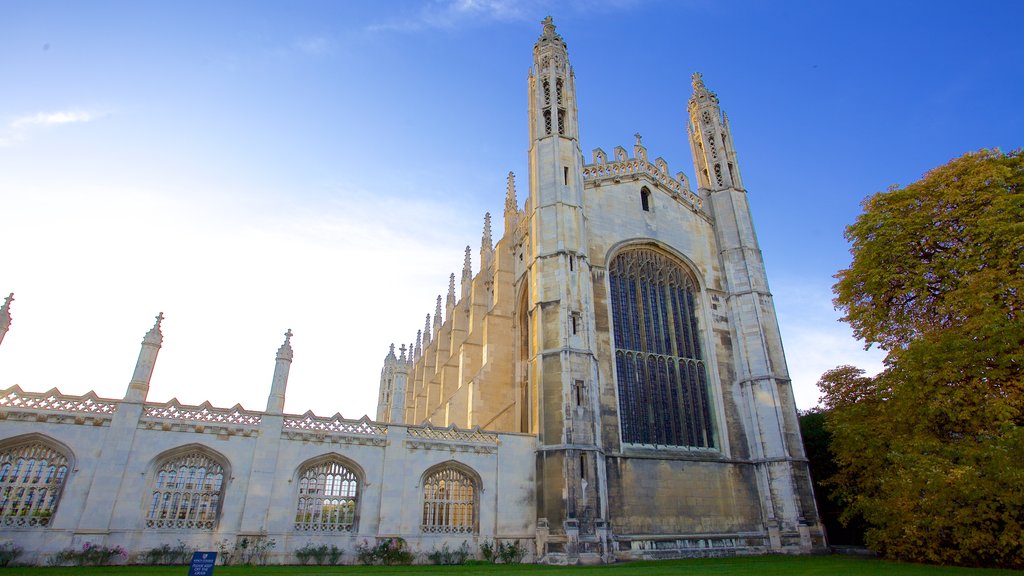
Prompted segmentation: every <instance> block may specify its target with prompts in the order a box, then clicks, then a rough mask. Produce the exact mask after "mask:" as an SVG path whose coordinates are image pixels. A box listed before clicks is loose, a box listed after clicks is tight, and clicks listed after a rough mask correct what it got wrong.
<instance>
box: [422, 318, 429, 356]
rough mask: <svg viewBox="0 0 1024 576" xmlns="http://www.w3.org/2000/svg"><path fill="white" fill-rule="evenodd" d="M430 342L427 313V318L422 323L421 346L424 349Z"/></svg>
mask: <svg viewBox="0 0 1024 576" xmlns="http://www.w3.org/2000/svg"><path fill="white" fill-rule="evenodd" d="M429 344H430V314H427V320H426V321H425V322H424V323H423V348H424V350H425V349H426V348H427V346H428V345H429Z"/></svg>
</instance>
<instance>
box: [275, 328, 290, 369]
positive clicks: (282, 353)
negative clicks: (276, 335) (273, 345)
mask: <svg viewBox="0 0 1024 576" xmlns="http://www.w3.org/2000/svg"><path fill="white" fill-rule="evenodd" d="M292 356H293V353H292V329H291V328H289V329H288V331H287V332H285V333H284V344H281V347H280V348H278V349H277V359H278V360H289V361H290V360H291V359H292Z"/></svg>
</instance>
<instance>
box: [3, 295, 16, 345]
mask: <svg viewBox="0 0 1024 576" xmlns="http://www.w3.org/2000/svg"><path fill="white" fill-rule="evenodd" d="M11 302H14V292H11V295H10V296H8V297H7V298H4V305H3V306H0V343H3V341H4V335H5V334H7V330H8V329H10V327H11Z"/></svg>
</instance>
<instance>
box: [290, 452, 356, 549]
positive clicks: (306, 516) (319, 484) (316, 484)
mask: <svg viewBox="0 0 1024 576" xmlns="http://www.w3.org/2000/svg"><path fill="white" fill-rule="evenodd" d="M358 499H359V479H358V478H357V477H356V475H355V474H354V473H353V472H352V471H351V470H349V469H348V468H346V467H345V466H344V465H343V464H341V463H340V462H337V461H327V462H321V463H319V464H314V465H312V466H309V467H307V468H305V469H303V470H301V471H300V473H299V505H298V508H297V509H296V511H295V529H296V530H312V531H321V532H353V531H354V530H355V524H356V522H355V519H356V504H357V502H358Z"/></svg>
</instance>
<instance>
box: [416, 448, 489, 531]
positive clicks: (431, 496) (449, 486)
mask: <svg viewBox="0 0 1024 576" xmlns="http://www.w3.org/2000/svg"><path fill="white" fill-rule="evenodd" d="M478 492H479V481H478V479H477V478H476V477H475V474H472V473H470V472H469V471H468V470H463V469H462V468H461V467H457V466H453V465H445V466H442V467H441V468H437V469H434V470H432V471H428V472H427V474H426V475H425V476H424V478H423V531H424V532H433V533H442V534H473V533H475V532H476V521H477V500H478Z"/></svg>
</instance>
